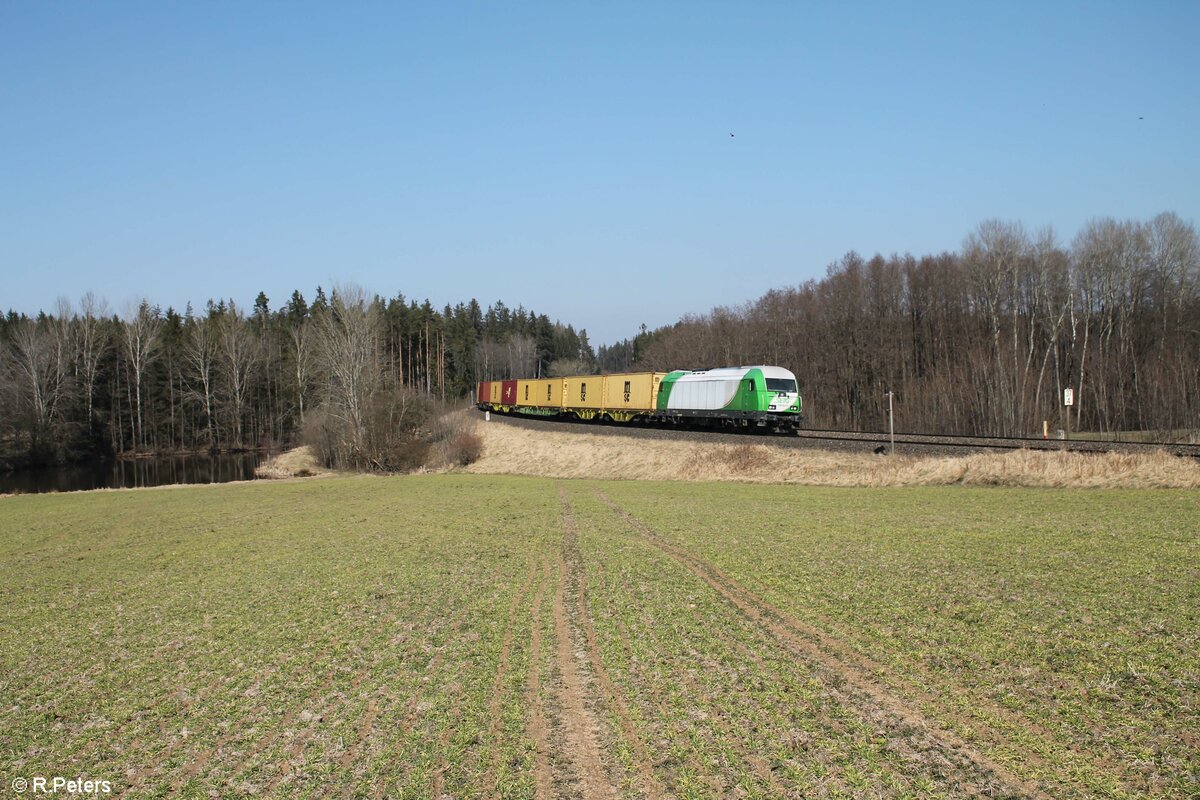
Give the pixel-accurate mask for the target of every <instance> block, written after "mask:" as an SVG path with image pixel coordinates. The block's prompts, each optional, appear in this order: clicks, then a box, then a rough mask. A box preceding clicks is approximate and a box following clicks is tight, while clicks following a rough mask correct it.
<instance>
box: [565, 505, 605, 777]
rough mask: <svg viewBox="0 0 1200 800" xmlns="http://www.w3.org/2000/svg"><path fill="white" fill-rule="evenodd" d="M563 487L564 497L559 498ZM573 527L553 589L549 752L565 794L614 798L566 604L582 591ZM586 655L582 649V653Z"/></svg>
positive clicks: (573, 612)
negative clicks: (553, 717) (554, 704)
mask: <svg viewBox="0 0 1200 800" xmlns="http://www.w3.org/2000/svg"><path fill="white" fill-rule="evenodd" d="M561 496H562V495H561V492H560V497H561ZM562 502H563V506H564V509H563V521H564V528H565V525H566V517H567V513H568V512H567V510H566V499H565V497H562ZM571 535H572V532H568V531H566V530H564V542H563V546H562V549H561V551H560V552H559V556H558V584H557V586H556V587H555V590H554V602H553V606H552V608H553V612H552V613H553V615H554V639H555V642H554V646H555V649H554V657H555V665H556V667H557V672H558V684H559V685H558V687H557V689H558V691H557V700H558V709H557V711H558V720H557V722H558V723H559V726H560V728H561V730H560V731H559V736H558V737H556V744H557V747H555V748H554V749H553V750H552V751H551V756H552V761H551V764H552V767H553V768H554V771H555V783H556V784H557V785H558V786H559V787H560V788H559V791H558V794H559V795H560V796H566V797H572V796H573V797H579V798H582V800H597V799H598V798H605V799H610V798H616V797H618V796H619V793H618V791H617V787H616V785H615V784H614V783H613V781H612V780H611V779H610V777H609V770H608V769H607V768H606V767H605V764H604V757H603V753H602V750H601V746H600V740H601V722H600V720H599V719H598V718H597V717H596V715H595V713H593V711H592V710H591V709H590V708H589V707H588V705H587V702H586V701H587V696H588V687H587V683H586V680H585V673H584V669H583V665H582V664H581V661H583V660H584V658H585V657H577V655H576V651H577V650H582V648H577V646H576V640H577V639H579V638H581V637H580V634H579V633H578V632H577V628H578V620H577V619H576V620H574V622H575V623H576V624H575V625H572V621H573V619H572V618H574V617H576V616H577V614H578V606H577V605H576V604H575V603H574V602H572V603H570V605H568V598H567V593H568V590H569V591H570V592H571V594H572V598H571V599H572V600H574V599H576V598H575V595H576V594H577V592H578V585H579V580H578V573H579V569H580V564H579V563H578V561H574V562H569V561H568V559H567V551H568V547H569V546H568V544H567V542H566V541H565V540H566V538H567V537H569V536H571ZM580 656H582V653H581V654H580Z"/></svg>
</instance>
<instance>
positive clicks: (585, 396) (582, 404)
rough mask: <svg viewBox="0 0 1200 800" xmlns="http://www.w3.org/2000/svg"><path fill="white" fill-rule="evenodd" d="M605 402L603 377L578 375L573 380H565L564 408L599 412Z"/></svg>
mask: <svg viewBox="0 0 1200 800" xmlns="http://www.w3.org/2000/svg"><path fill="white" fill-rule="evenodd" d="M603 402H604V378H603V376H601V375H578V376H575V377H573V378H563V408H581V409H584V410H588V409H595V410H597V411H599V410H600V408H602V403H603Z"/></svg>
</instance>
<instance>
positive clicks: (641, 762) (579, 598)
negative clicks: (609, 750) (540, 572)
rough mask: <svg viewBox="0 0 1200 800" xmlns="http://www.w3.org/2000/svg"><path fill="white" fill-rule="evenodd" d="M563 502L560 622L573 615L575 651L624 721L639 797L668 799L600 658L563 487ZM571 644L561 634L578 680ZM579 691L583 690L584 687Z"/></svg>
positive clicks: (594, 722)
mask: <svg viewBox="0 0 1200 800" xmlns="http://www.w3.org/2000/svg"><path fill="white" fill-rule="evenodd" d="M559 501H560V503H561V505H562V526H563V543H562V552H561V555H560V557H559V565H560V574H561V582H560V584H559V587H558V588H559V592H558V595H557V596H556V598H555V599H556V609H555V619H556V623H557V622H558V621H559V619H560V617H561V618H562V623H563V624H564V625H566V624H567V620H566V618H565V617H566V615H567V614H570V616H571V619H570V620H569V625H568V627H569V629H570V630H569V631H568V639H573V643H574V645H575V647H574V650H575V652H576V654H578V658H579V659H580V661H581V662H583V666H584V667H585V668H586V672H587V673H590V675H589V677H591V678H593V679H594V682H595V685H596V686H595V688H597V689H599V691H600V694H601V697H600V698H598V699H599V700H600V701H601V702H602V703H603V704H606V705H608V706H610V707H611V709H612V711H613V712H614V714H615V715H616V717H617V719H618V721H619V722H620V726H621V731H622V733H623V735H624V738H625V743H626V744H627V745H628V746H629V748H630V749H631V750H632V751H633V758H634V762H635V767H636V769H637V772H638V777H639V784H640V785H639V786H638V787H637V790H638V791H637V796H638V797H645V798H651V799H652V800H659V798H665V797H666V796H667V795H666V793H665V792H664V791H663V787H662V784H661V782H660V781H659V780H658V777H657V776H656V775H655V774H654V766H653V762H652V760H651V758H650V755H649V754H648V753H647V752H646V747H645V744H644V743H643V742H642V740H641V738H640V737H639V736H638V735H637V730H636V729H635V728H634V726H633V721H632V719H631V716H630V713H629V703H628V701H627V700H626V699H625V698H624V697H623V696H622V695H621V693H620V692H618V691H617V689H616V687H615V686H614V685H613V682H612V679H611V678H610V677H609V675H608V671H607V670H606V669H605V668H604V663H603V662H602V661H601V659H600V647H599V644H598V643H597V640H596V630H595V628H594V626H593V625H592V618H591V614H590V613H589V611H588V603H587V575H586V572H585V571H584V566H583V557H582V555H581V553H580V552H579V529H578V526H577V525H576V524H575V515H574V513H573V512H572V510H571V503H570V501H569V500H568V498H567V494H566V491H565V490H563V489H562V488H561V487H560V488H559ZM567 593H570V594H571V595H572V597H571V600H572V602H571V607H570V609H569V610H568V609H567V608H565V603H566V597H565V595H566V594H567ZM560 598H561V599H560ZM560 610H561V611H562V614H561V615H560V614H559V611H560ZM556 628H558V625H556ZM560 630H561V629H560ZM571 644H572V641H570V640H564V637H563V636H562V634H561V633H560V634H559V643H558V653H559V665H560V667H564V668H570V669H573V670H574V672H575V673H576V678H577V679H578V676H579V675H580V674H581V670H580V669H579V666H578V665H576V664H575V663H574V661H573V660H571V659H567V661H568V663H567V664H564V663H563V656H564V654H566V655H570V653H569V652H565V651H569V650H570V649H571V647H570V646H571ZM585 659H586V661H585ZM579 688H581V689H582V688H583V687H582V685H580V687H579ZM580 699H581V698H580ZM585 711H586V709H585ZM588 716H591V718H592V719H591V722H592V725H593V727H592V730H593V731H595V732H598V731H599V730H600V726H599V722H598V720H596V719H595V717H594V715H592V714H590V712H588ZM610 786H611V783H610Z"/></svg>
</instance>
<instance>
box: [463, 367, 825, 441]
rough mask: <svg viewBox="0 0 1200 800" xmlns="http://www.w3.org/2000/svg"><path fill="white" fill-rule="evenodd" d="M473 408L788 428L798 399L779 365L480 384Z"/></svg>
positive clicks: (796, 420) (794, 423)
mask: <svg viewBox="0 0 1200 800" xmlns="http://www.w3.org/2000/svg"><path fill="white" fill-rule="evenodd" d="M476 398H477V403H476V405H477V407H478V408H479V409H480V410H481V411H495V412H499V413H504V414H526V415H533V416H547V417H560V418H569V419H578V420H603V421H611V422H621V423H630V422H633V423H659V424H668V425H700V426H712V427H735V428H752V427H753V428H765V429H769V430H776V431H794V430H796V428H797V427H799V425H800V420H801V419H802V416H801V410H802V408H803V400H802V398H801V397H800V392H799V388H798V386H797V384H796V376H795V375H793V374H792V373H791V372H790V371H788V370H786V369H784V368H783V367H774V366H751V367H725V368H721V369H704V370H676V371H674V372H629V373H617V374H611V375H573V376H570V377H566V378H540V379H531V380H507V381H483V382H482V383H480V384H479V386H478V389H477V393H476Z"/></svg>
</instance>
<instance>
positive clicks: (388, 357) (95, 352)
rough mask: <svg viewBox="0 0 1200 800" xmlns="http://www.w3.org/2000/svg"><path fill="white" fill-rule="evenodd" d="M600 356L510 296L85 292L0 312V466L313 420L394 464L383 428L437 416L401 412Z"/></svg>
mask: <svg viewBox="0 0 1200 800" xmlns="http://www.w3.org/2000/svg"><path fill="white" fill-rule="evenodd" d="M595 360H596V354H595V352H594V350H593V348H592V346H591V344H590V343H589V341H588V336H587V332H586V330H583V329H580V330H576V329H575V327H574V326H572V325H570V324H563V323H561V322H558V321H553V322H552V321H551V320H550V318H549V317H547V316H546V315H545V314H537V313H534V312H532V311H528V310H526V309H525V308H524V307H521V306H518V307H517V308H516V309H511V308H509V307H508V306H506V305H505V304H504V303H503V302H496V303H493V304H492V305H490V306H488V307H487V308H486V309H484V308H482V307H481V306H480V304H479V303H478V302H477V301H476V300H474V299H472V300H470V301H469V302H461V303H458V304H457V305H454V306H450V305H446V306H445V307H444V308H442V309H440V310H439V309H437V308H435V307H434V306H433V305H432V304H431V303H430V302H429V301H428V300H426V301H424V302H423V303H418V302H416V301H415V300H410V299H406V298H405V297H404V295H403V294H398V295H396V296H395V297H391V298H384V297H380V296H373V297H369V296H367V295H366V293H365V292H363V291H362V290H361V289H358V288H357V287H343V288H340V289H338V290H335V291H333V292H331V293H330V295H328V296H327V295H326V294H325V292H324V291H323V290H322V289H321V288H320V287H318V288H317V291H316V293H315V296H314V297H313V299H312V302H311V303H310V302H308V301H307V300H306V298H305V297H304V295H303V294H301V292H300V291H298V290H297V291H295V292H293V293H292V295H291V297H290V298H289V299H288V301H287V302H286V303H284V304H283V305H282V306H281V307H279V308H277V309H274V310H272V309H271V307H270V302H269V299H268V298H267V296H266V295H265V294H264V293H261V292H260V293H259V295H258V297H257V298H256V300H255V302H254V304H253V306H251V307H249V308H243V307H242V306H240V305H238V304H237V303H236V302H234V301H233V300H224V299H223V300H217V301H215V302H214V301H212V300H210V301H208V303H207V304H206V306H205V308H204V309H203V310H202V311H199V312H197V311H195V310H193V308H192V306H191V305H190V304H189V305H188V307H187V308H186V309H184V311H183V312H182V313H180V312H178V311H176V310H175V309H173V308H167V309H165V310H164V309H162V308H160V307H158V306H155V305H152V304H151V303H150V301H149V300H141V301H139V302H137V303H134V304H131V305H130V306H129V307H127V308H125V309H124V310H123V312H122V313H114V312H113V311H112V310H111V309H110V308H109V306H108V304H107V303H106V302H105V301H104V300H103V299H101V298H98V297H97V296H96V295H95V294H93V293H91V292H89V293H87V294H85V295H84V296H83V297H82V298H81V299H80V300H79V301H78V303H77V304H73V303H72V302H70V301H69V300H67V299H65V298H63V299H60V300H59V301H58V304H57V306H56V308H55V309H54V311H53V312H52V313H45V312H43V313H40V314H38V315H37V316H36V317H33V318H31V317H27V316H25V315H23V314H18V313H16V312H15V311H9V312H8V314H7V316H5V317H4V318H2V319H0V465H3V464H7V465H9V466H19V465H28V464H38V463H57V462H63V461H69V460H72V459H78V458H82V457H88V456H94V455H107V454H121V453H143V452H158V453H163V452H178V451H201V450H210V451H219V450H236V449H243V448H254V447H264V446H273V445H277V444H283V443H290V442H294V441H297V440H298V439H299V438H300V437H301V434H302V433H303V432H304V431H305V428H306V427H308V428H309V429H310V430H309V433H310V435H311V436H312V437H314V438H316V439H319V440H321V441H323V442H324V443H325V444H327V445H330V450H329V451H328V452H331V453H334V454H337V456H338V460H340V461H342V462H343V463H348V464H352V465H355V464H356V465H359V466H363V465H366V466H376V467H385V466H386V465H385V464H384V463H383V461H382V459H385V455H384V453H385V452H386V451H387V449H388V446H389V442H388V441H386V440H388V439H389V437H390V436H391V434H388V433H385V430H384V428H385V427H386V426H387V425H391V426H392V427H393V428H395V430H397V431H401V432H403V431H404V430H406V425H408V428H411V425H412V424H415V423H416V421H417V419H418V417H420V418H421V419H424V418H425V417H427V416H428V414H423V415H414V414H409V415H408V417H407V418H408V420H409V423H405V422H404V419H405V416H404V414H403V413H402V410H403V409H405V408H407V409H409V410H412V409H416V408H422V409H426V408H427V407H428V403H429V402H430V401H436V402H438V403H441V402H446V401H451V400H456V399H459V398H462V397H464V396H466V395H467V394H468V393H469V392H470V391H471V389H472V388H473V386H474V384H475V383H476V382H477V381H480V380H491V379H500V378H509V377H526V376H529V375H547V374H551V373H552V372H553V371H555V370H559V371H562V370H567V371H571V370H584V371H591V370H593V369H594V368H595ZM385 411H386V413H385ZM380 414H384V417H383V418H382V419H381V418H380V416H379V415H380ZM387 414H391V415H392V416H391V417H388V416H387ZM314 416H315V417H316V419H315V420H314ZM389 420H390V421H389ZM391 444H394V442H392V443H391Z"/></svg>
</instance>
